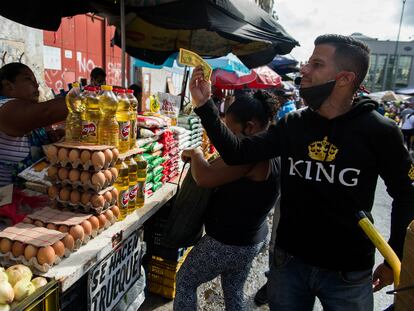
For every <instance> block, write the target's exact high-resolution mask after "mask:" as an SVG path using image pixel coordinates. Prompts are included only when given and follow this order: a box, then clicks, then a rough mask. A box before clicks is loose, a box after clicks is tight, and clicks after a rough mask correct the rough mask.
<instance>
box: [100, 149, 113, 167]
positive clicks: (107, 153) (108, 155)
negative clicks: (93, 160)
mask: <svg viewBox="0 0 414 311" xmlns="http://www.w3.org/2000/svg"><path fill="white" fill-rule="evenodd" d="M103 153H104V156H105V164H108V165H110V164H111V163H112V159H113V157H114V156H113V154H112V151H111V150H110V149H106V150H104V151H103Z"/></svg>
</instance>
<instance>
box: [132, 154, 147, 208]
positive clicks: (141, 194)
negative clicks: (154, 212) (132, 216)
mask: <svg viewBox="0 0 414 311" xmlns="http://www.w3.org/2000/svg"><path fill="white" fill-rule="evenodd" d="M134 160H135V162H136V163H137V185H138V189H137V198H136V203H135V206H136V208H141V207H143V206H144V204H145V180H146V179H147V161H146V160H145V158H144V157H143V156H142V154H137V155H136V156H135V158H134Z"/></svg>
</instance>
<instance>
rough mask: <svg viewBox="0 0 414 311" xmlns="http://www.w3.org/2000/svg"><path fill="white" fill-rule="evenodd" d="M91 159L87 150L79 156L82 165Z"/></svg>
mask: <svg viewBox="0 0 414 311" xmlns="http://www.w3.org/2000/svg"><path fill="white" fill-rule="evenodd" d="M90 159H91V152H90V151H89V150H82V152H81V154H80V160H81V162H82V163H83V164H86V163H87V162H88V161H89V160H90Z"/></svg>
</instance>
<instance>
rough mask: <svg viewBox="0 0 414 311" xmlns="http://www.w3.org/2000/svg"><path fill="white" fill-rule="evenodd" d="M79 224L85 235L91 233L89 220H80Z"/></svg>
mask: <svg viewBox="0 0 414 311" xmlns="http://www.w3.org/2000/svg"><path fill="white" fill-rule="evenodd" d="M81 226H82V228H83V231H84V232H85V235H91V234H92V225H91V223H90V222H89V220H84V221H82V223H81Z"/></svg>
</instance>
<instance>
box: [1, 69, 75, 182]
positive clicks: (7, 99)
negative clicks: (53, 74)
mask: <svg viewBox="0 0 414 311" xmlns="http://www.w3.org/2000/svg"><path fill="white" fill-rule="evenodd" d="M38 88H39V84H38V83H37V80H36V78H35V76H34V74H33V72H32V70H31V69H30V68H29V67H28V66H26V65H24V64H21V63H9V64H7V65H4V66H3V67H1V68H0V186H4V185H7V184H10V183H13V182H15V179H16V175H17V173H19V172H20V171H22V170H23V169H25V168H26V167H28V166H30V165H31V164H32V163H34V162H35V161H36V160H38V159H39V158H40V156H41V148H40V146H41V145H42V144H46V143H49V142H50V139H49V138H50V137H49V136H48V133H46V131H45V129H44V128H43V127H45V126H48V125H51V124H54V123H56V122H59V121H63V120H65V118H66V116H67V113H68V111H67V108H66V104H65V98H64V97H59V98H55V99H52V100H49V101H45V102H42V103H38V98H39V90H38Z"/></svg>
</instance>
